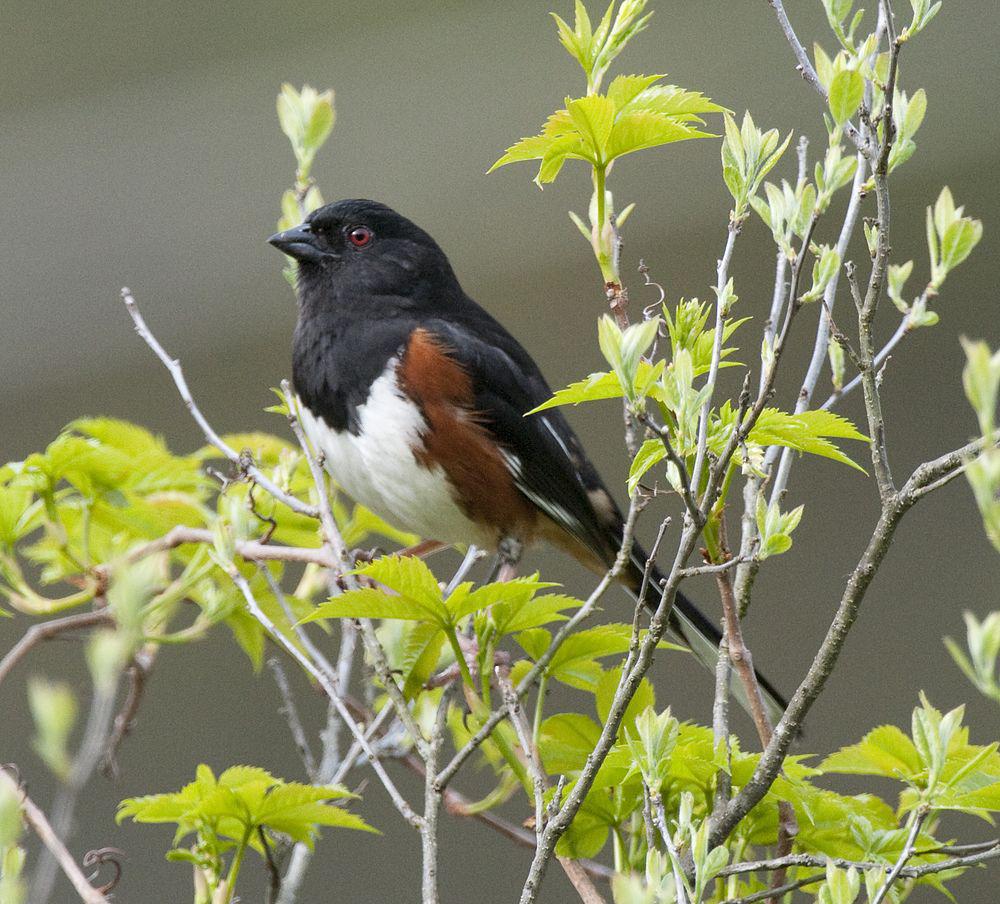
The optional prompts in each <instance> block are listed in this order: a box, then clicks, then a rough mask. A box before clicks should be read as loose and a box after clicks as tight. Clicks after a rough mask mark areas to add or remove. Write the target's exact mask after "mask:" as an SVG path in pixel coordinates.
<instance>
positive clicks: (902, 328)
mask: <svg viewBox="0 0 1000 904" xmlns="http://www.w3.org/2000/svg"><path fill="white" fill-rule="evenodd" d="M912 332H913V328H912V327H911V326H910V318H909V316H908V315H907V316H904V317H903V319H902V320H901V321H900V324H899V326H898V327H896V332H894V333H893V334H892V336H891V337H890V339H889V341H888V342H886V344H885V345H883V346H882V348H881V349H880V350H879V353H878V354H877V355H876V356H875V358H874V360H873V361H872V366H873V367H874V368H875V369H876V370H877V369H878V368H880V367H882V365H883V364H885V362H886V361H887V360H888V358H889V355H890V354H892V352H893V350H894V349H895V348H896V346H897V345H899V343H900V342H902V341H903V339H905V338H906V337H907V336H909V335H910V333H912ZM860 385H861V374H857V375H856V376H855V377H854V378H853V379H851V380H849V381H848V382H847V383H845V384H844V386H843V387H842V388H841V389H839V390H837V391H836V392H833V393H831V394H830V396H829V397H828V398H827V400H826V401H825V402H824V403H823V404H822V405H821V406H820V407H821V408H825V409H829V408H832V407H833V406H834V405H836V404H837V402H839V401H840V400H841V399H842V398H844V396H846V395H849V394H850V393H852V392H853V391H854V390H855V389H857V388H858V387H859V386H860Z"/></svg>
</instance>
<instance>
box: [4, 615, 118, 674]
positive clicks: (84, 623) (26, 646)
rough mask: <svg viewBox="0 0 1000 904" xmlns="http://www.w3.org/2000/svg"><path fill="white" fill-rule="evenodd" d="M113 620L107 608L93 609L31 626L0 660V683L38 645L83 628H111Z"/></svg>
mask: <svg viewBox="0 0 1000 904" xmlns="http://www.w3.org/2000/svg"><path fill="white" fill-rule="evenodd" d="M114 623H115V618H114V616H113V615H112V614H111V612H110V610H108V609H107V608H103V609H93V610H89V611H87V612H77V613H75V614H73V615H65V616H63V617H62V618H53V619H51V620H50V621H46V622H40V623H38V624H36V625H32V626H31V627H30V628H28V630H27V631H25V632H24V635H23V636H22V637H21V639H20V640H19V641H18V642H17V643H16V644H14V646H12V647H11V648H10V650H8V651H7V654H6V655H5V656H4V657H3V659H0V682H3V680H4V679H5V678H6V677H7V676H8V675H9V674H10V673H11V671H13V669H14V667H15V666H16V665H17V664H18V663H19V662H20V661H21V660H22V659H24V657H25V656H27V655H28V653H30V652H31V651H32V650H33V649H34V648H35V647H36V646H37V645H38V644H40V643H42V642H43V641H46V640H52V639H53V638H54V637H59V636H60V635H61V634H65V633H67V632H68V631H79V630H81V629H84V628H96V627H112V626H114Z"/></svg>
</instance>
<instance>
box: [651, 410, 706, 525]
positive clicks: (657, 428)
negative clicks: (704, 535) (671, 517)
mask: <svg viewBox="0 0 1000 904" xmlns="http://www.w3.org/2000/svg"><path fill="white" fill-rule="evenodd" d="M639 419H640V420H641V421H642V423H643V425H644V426H645V427H646V428H647V429H649V430H651V431H652V432H653V433H655V434H656V436H657V437H658V438H659V440H660V442H661V443H662V444H663V451H664V452H665V453H666V456H667V461H669V462H670V463H671V464H672V465H673V466H674V467H675V468H676V469H677V475H678V480H679V481H680V485H681V488H680V491H679V492H680V496H681V499H683V500H684V507H685V508H686V509H687V513H688V516H689V517H690V518H691V519H692V520H693V521H695V522H703V521H704V515H703V514H702V512H701V509H700V508H698V503H697V502H696V501H695V498H694V494H693V493H692V492H691V478H690V477H689V475H688V470H687V463H686V462H685V461H684V459H683V458H681V457H680V455H679V454H678V453H677V450H676V449H674V445H673V443H672V442H671V441H670V430H669V429H668V428H667V427H665V426H663V425H661V424H658V423H656V421H654V420H653V419H652V418H651V417H650V416H649V415H648V414H647V413H645V412H643V413H642V414H640V415H639Z"/></svg>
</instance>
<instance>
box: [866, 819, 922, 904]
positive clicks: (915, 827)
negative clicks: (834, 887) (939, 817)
mask: <svg viewBox="0 0 1000 904" xmlns="http://www.w3.org/2000/svg"><path fill="white" fill-rule="evenodd" d="M930 812H931V811H930V808H929V807H926V806H922V807H918V808H917V809H916V810H914V811H913V818H912V821H911V825H910V831H909V834H908V835H907V836H906V843H905V844H904V845H903V850H902V851H900V854H899V858H898V859H897V860H896V863H895V864H894V865H893V867H892V869H891V870H889V875H888V876H886V877H885V882H884V883H883V885H882V887H881V888H880V889H879V890H878V892H876V894H875V897H874V898H872V901H871V904H882V902H883V901H884V900H885V898H886V895H888V894H889V889H890V888H891V887H892V884H893V883H894V882H895V881H896V880H897V879H898V878H899V874H900V873H901V872H902V871H903V869H904V868H905V866H906V863H907V861H908V860H909V859H910V858H911V857H912V856H913V848H914V847H915V846H916V843H917V836H918V835H919V834H920V830H921V828H923V825H924V822H925V821H926V819H927V817H928V816H929V815H930Z"/></svg>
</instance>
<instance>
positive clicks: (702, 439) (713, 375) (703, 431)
mask: <svg viewBox="0 0 1000 904" xmlns="http://www.w3.org/2000/svg"><path fill="white" fill-rule="evenodd" d="M739 234H740V221H739V220H737V219H736V218H735V217H733V216H732V214H730V219H729V229H728V231H727V233H726V247H725V250H724V251H723V252H722V257H721V258H719V260H718V262H717V264H716V271H715V273H716V280H715V335H714V337H713V340H714V341H713V342H712V360H711V363H710V364H709V368H708V376H707V377H706V383H705V386H706V387H707V388H708V395H707V397H706V399H705V401H704V403H703V404H702V406H701V415H700V416H699V418H698V449H697V452H696V453H695V459H694V469H693V470H692V473H691V486H692V488H693V490H694V495H695V497H697V496H698V494H699V493H700V492H701V475H702V471H703V469H704V467H705V458H706V456H707V455H708V421H709V416H710V415H711V413H712V396H713V395H714V394H715V384H716V382H717V380H718V378H719V364H720V363H721V361H722V334H723V332H724V327H725V321H726V318H725V312H726V286H727V285H728V283H729V265H730V263H731V262H732V259H733V248H734V247H735V246H736V236H738V235H739ZM706 508H707V506H706Z"/></svg>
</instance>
